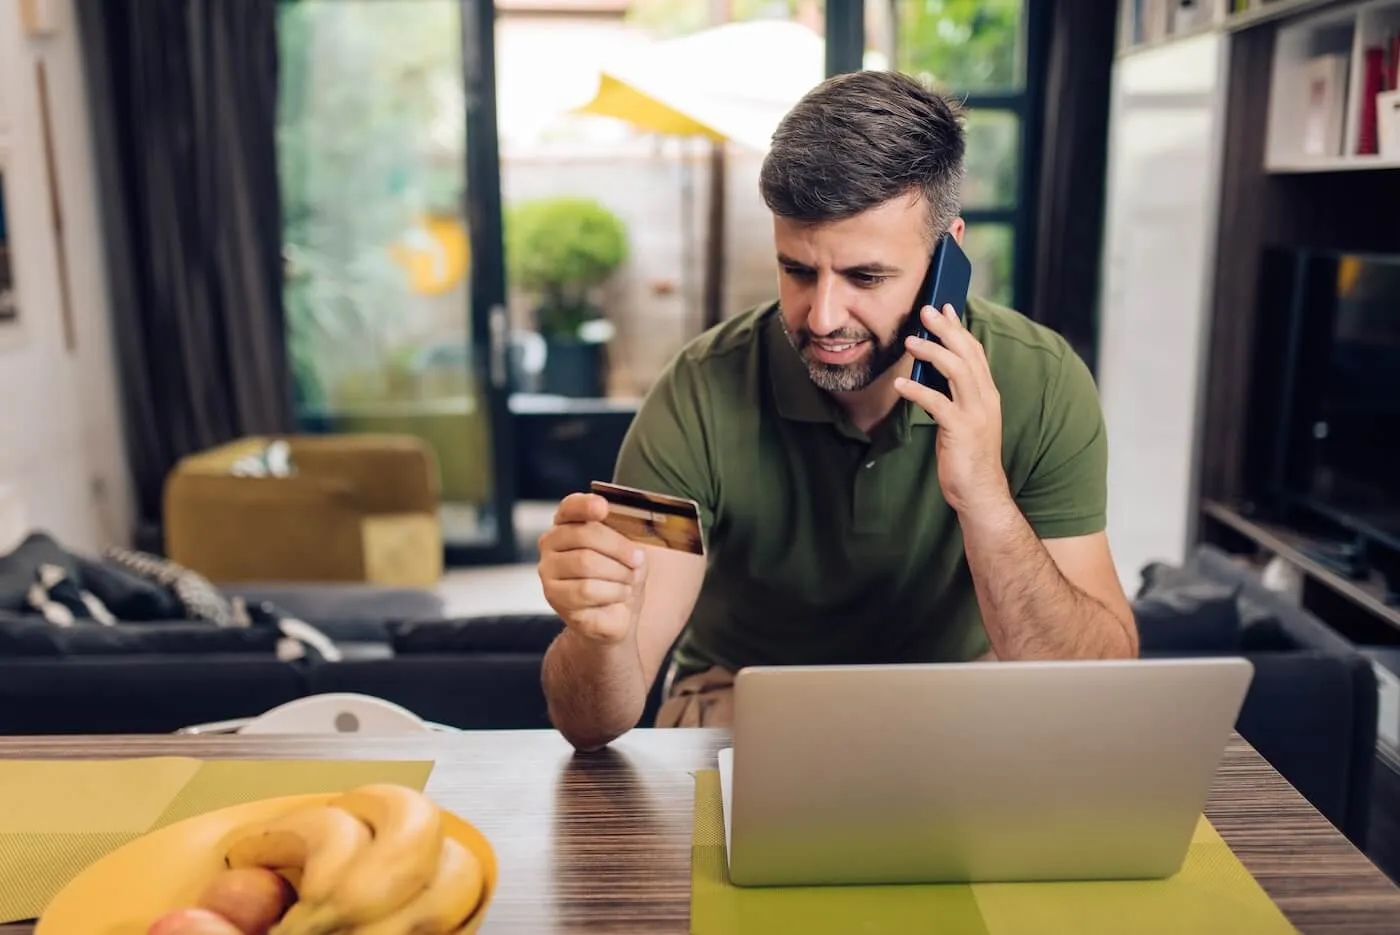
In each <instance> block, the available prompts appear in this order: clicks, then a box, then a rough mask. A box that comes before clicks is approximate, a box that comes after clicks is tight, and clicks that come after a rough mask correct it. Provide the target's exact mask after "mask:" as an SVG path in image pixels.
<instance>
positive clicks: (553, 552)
mask: <svg viewBox="0 0 1400 935" xmlns="http://www.w3.org/2000/svg"><path fill="white" fill-rule="evenodd" d="M607 515H608V501H606V500H604V499H603V498H602V497H600V496H598V495H597V494H583V493H576V494H570V495H569V496H567V497H565V498H564V500H563V501H562V502H561V503H560V504H559V509H558V510H557V511H556V512H555V514H554V525H553V526H552V527H551V528H550V529H549V531H548V532H546V533H545V534H544V535H543V536H541V537H540V543H539V545H540V564H539V574H540V583H541V584H543V585H544V596H545V600H547V601H548V602H549V606H550V607H552V608H554V612H555V613H557V614H558V615H559V616H560V617H561V618H562V619H563V621H564V624H565V626H567V627H568V628H569V629H570V630H572V631H573V632H574V633H577V634H578V635H579V636H582V637H585V638H587V639H590V640H594V641H596V642H598V643H601V644H616V643H621V642H622V641H624V640H626V639H627V638H628V637H630V636H631V635H632V634H633V631H634V630H635V628H636V626H637V617H638V614H639V613H640V611H641V607H642V594H643V592H644V591H645V588H646V560H645V551H644V550H643V549H642V547H641V546H639V545H637V544H636V543H635V542H632V541H631V540H630V539H628V538H627V537H626V536H624V535H622V534H621V533H619V532H617V531H616V530H614V529H610V528H609V527H607V526H605V525H603V520H604V519H606V518H607Z"/></svg>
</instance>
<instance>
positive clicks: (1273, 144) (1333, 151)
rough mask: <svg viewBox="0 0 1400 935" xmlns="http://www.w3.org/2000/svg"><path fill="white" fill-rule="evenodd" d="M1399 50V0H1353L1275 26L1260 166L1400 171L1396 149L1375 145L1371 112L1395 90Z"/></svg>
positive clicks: (1374, 116) (1271, 168) (1295, 169)
mask: <svg viewBox="0 0 1400 935" xmlns="http://www.w3.org/2000/svg"><path fill="white" fill-rule="evenodd" d="M1397 53H1400V0H1369V2H1363V3H1356V4H1351V5H1347V6H1343V7H1339V8H1337V9H1334V10H1329V11H1327V12H1324V13H1320V14H1317V15H1314V16H1307V17H1304V18H1301V19H1298V20H1297V21H1293V22H1289V23H1287V24H1286V25H1284V26H1282V27H1281V28H1279V30H1278V35H1277V38H1276V40H1275V43H1274V50H1273V70H1272V75H1271V80H1270V96H1269V121H1268V131H1267V132H1268V139H1267V143H1266V146H1265V152H1264V167H1265V171H1267V172H1270V173H1300V172H1338V171H1358V170H1379V169H1396V168H1400V152H1397V151H1395V150H1393V149H1390V150H1387V151H1381V149H1380V147H1381V146H1383V145H1384V143H1383V141H1381V140H1380V135H1379V129H1378V115H1377V110H1376V107H1377V103H1376V94H1377V93H1378V92H1383V91H1388V90H1393V89H1394V87H1395V84H1396V78H1395V69H1394V66H1393V61H1392V60H1393V59H1394V58H1395V57H1396V55H1397ZM1363 139H1366V140H1369V144H1370V145H1369V147H1368V151H1363Z"/></svg>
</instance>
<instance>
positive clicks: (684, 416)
mask: <svg viewBox="0 0 1400 935" xmlns="http://www.w3.org/2000/svg"><path fill="white" fill-rule="evenodd" d="M697 370H698V366H697V364H696V363H695V362H694V361H692V360H690V359H689V358H687V357H686V356H685V355H684V354H682V355H680V356H679V357H677V358H676V360H674V361H673V362H672V363H671V364H670V366H668V367H667V368H666V370H664V371H663V372H662V374H661V376H660V378H658V379H657V381H656V383H655V384H653V386H652V388H651V391H650V392H649V393H647V396H646V399H645V400H643V402H642V406H641V408H640V409H639V410H638V411H637V415H636V418H634V419H633V420H632V425H631V426H630V427H629V428H628V430H627V434H626V436H625V437H624V438H623V441H622V449H621V451H619V452H618V457H617V465H616V468H615V469H614V472H613V482H614V483H617V484H623V485H625V486H628V487H637V488H639V489H641V490H650V491H653V492H655V493H664V494H670V495H671V496H673V497H684V498H686V499H687V500H694V501H695V502H696V504H697V505H698V506H699V508H700V528H701V534H702V535H703V536H704V537H705V539H706V541H708V539H709V534H710V527H711V524H712V523H713V522H714V517H715V509H716V504H717V502H718V485H717V484H716V482H715V480H716V479H715V472H714V470H713V468H712V461H711V459H710V455H709V452H710V441H711V432H712V428H713V426H712V424H711V420H710V419H709V417H708V413H709V408H710V407H709V405H708V400H707V399H706V396H705V393H704V381H703V379H702V375H701V374H700V373H698V372H697Z"/></svg>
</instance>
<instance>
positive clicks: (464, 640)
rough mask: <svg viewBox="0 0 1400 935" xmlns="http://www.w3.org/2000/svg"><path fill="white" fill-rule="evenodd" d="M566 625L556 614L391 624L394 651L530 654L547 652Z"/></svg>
mask: <svg viewBox="0 0 1400 935" xmlns="http://www.w3.org/2000/svg"><path fill="white" fill-rule="evenodd" d="M563 628H564V624H563V622H562V621H561V620H560V619H559V618H558V617H556V616H554V615H553V614H505V615H502V616H496V617H466V618H463V619H460V620H421V621H411V622H407V623H398V624H394V625H392V626H390V628H389V629H390V634H391V638H392V640H393V644H394V652H395V653H397V654H398V655H406V654H418V653H529V654H533V655H540V656H543V655H544V651H545V650H546V649H548V648H549V644H550V643H552V642H553V641H554V638H555V637H556V636H558V635H559V631H561V630H562V629H563Z"/></svg>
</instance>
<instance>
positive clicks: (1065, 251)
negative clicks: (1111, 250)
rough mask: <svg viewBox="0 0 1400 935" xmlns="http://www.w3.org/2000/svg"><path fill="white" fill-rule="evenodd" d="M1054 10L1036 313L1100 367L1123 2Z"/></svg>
mask: <svg viewBox="0 0 1400 935" xmlns="http://www.w3.org/2000/svg"><path fill="white" fill-rule="evenodd" d="M1032 2H1035V3H1041V2H1046V8H1045V9H1044V13H1045V15H1047V16H1048V17H1049V23H1048V26H1049V28H1048V31H1047V37H1048V39H1047V41H1048V47H1047V48H1046V50H1045V72H1044V77H1043V82H1044V84H1043V88H1044V109H1043V111H1042V113H1043V115H1044V119H1043V123H1042V135H1041V138H1042V146H1041V153H1040V160H1041V162H1040V178H1039V185H1038V186H1037V190H1038V193H1039V198H1038V202H1037V204H1036V236H1035V258H1034V262H1033V264H1032V269H1033V276H1034V278H1033V280H1032V288H1031V300H1030V311H1031V314H1032V315H1033V317H1035V318H1036V320H1038V321H1041V322H1043V323H1045V324H1046V325H1048V326H1050V327H1051V328H1054V329H1055V330H1056V331H1058V332H1060V333H1061V334H1062V335H1064V336H1065V338H1066V339H1068V340H1069V342H1070V343H1071V344H1072V345H1073V346H1074V349H1075V350H1076V351H1078V352H1079V354H1080V355H1081V356H1082V357H1083V358H1084V359H1085V361H1086V362H1088V364H1089V366H1090V367H1093V366H1094V365H1095V357H1096V351H1097V345H1098V312H1097V309H1098V294H1099V266H1100V262H1099V257H1100V253H1101V250H1102V239H1103V211H1104V182H1105V178H1106V173H1107V168H1108V112H1109V93H1110V91H1109V89H1110V83H1111V80H1112V75H1113V54H1114V43H1115V41H1116V38H1117V15H1118V14H1117V0H1055V2H1053V3H1049V2H1048V0H1032Z"/></svg>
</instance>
